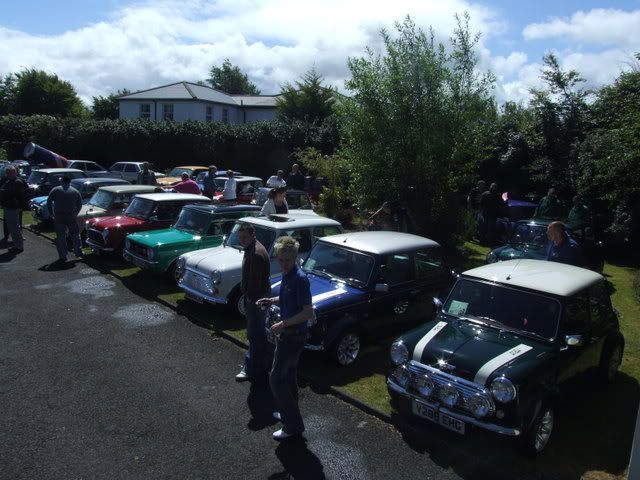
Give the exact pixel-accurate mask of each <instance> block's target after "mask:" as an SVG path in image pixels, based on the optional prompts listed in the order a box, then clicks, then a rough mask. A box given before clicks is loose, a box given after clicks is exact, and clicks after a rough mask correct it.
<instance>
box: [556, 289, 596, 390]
mask: <svg viewBox="0 0 640 480" xmlns="http://www.w3.org/2000/svg"><path fill="white" fill-rule="evenodd" d="M589 310H590V309H589V295H588V291H587V290H583V291H581V292H578V293H577V294H575V295H573V296H572V297H570V298H568V299H567V300H565V302H564V307H563V314H562V325H561V328H560V338H559V339H558V345H559V347H558V349H559V353H558V355H559V363H558V381H559V382H564V381H566V380H570V379H571V378H573V377H575V376H576V375H578V374H580V373H582V372H584V371H585V370H587V369H588V368H589V359H588V350H589V349H588V348H587V345H588V342H587V341H586V340H585V339H586V338H587V336H588V335H589V333H588V332H589V328H590V318H589V317H590V312H589ZM576 335H581V336H582V338H583V340H584V341H585V343H584V344H583V345H574V346H570V345H567V342H566V341H565V339H566V337H567V336H576Z"/></svg>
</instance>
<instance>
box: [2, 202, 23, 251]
mask: <svg viewBox="0 0 640 480" xmlns="http://www.w3.org/2000/svg"><path fill="white" fill-rule="evenodd" d="M4 221H5V225H6V227H5V228H6V229H5V231H4V236H5V238H6V237H7V234H9V235H11V238H13V247H14V248H19V249H20V250H22V249H23V248H24V238H23V236H22V209H19V208H5V209H4Z"/></svg>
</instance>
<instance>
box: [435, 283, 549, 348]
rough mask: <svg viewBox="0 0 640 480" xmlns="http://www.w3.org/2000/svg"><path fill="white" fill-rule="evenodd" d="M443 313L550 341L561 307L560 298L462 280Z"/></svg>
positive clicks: (454, 289)
mask: <svg viewBox="0 0 640 480" xmlns="http://www.w3.org/2000/svg"><path fill="white" fill-rule="evenodd" d="M443 310H444V312H445V313H446V314H449V315H453V316H455V317H459V318H462V319H467V320H471V321H474V320H477V321H479V322H481V323H486V324H487V325H489V326H490V327H496V328H504V329H506V330H515V331H518V332H522V333H525V334H527V333H528V334H531V335H533V336H536V337H540V338H542V339H546V340H550V341H551V340H553V339H554V338H555V337H556V334H557V331H558V323H559V320H560V310H561V306H560V302H559V301H558V300H557V299H555V298H552V297H548V296H545V295H541V294H537V293H533V292H527V291H524V290H518V289H514V288H508V287H504V286H501V285H497V284H493V283H485V282H481V281H474V280H468V279H460V280H458V281H457V282H456V284H455V285H454V287H453V289H452V290H451V293H450V294H449V297H448V298H447V301H446V302H445V304H444V307H443Z"/></svg>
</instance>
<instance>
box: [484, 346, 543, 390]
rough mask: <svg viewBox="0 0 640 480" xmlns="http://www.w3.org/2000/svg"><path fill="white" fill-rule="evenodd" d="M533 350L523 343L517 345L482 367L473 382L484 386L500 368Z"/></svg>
mask: <svg viewBox="0 0 640 480" xmlns="http://www.w3.org/2000/svg"><path fill="white" fill-rule="evenodd" d="M532 348H533V347H530V346H529V345H525V344H524V343H521V344H520V345H516V346H515V347H513V348H512V349H510V350H507V351H506V352H504V353H502V354H500V355H498V356H497V357H495V358H492V359H491V360H489V361H488V362H487V363H485V364H484V365H483V366H482V367H480V370H478V373H476V376H475V378H474V379H473V381H474V382H475V383H479V384H480V385H484V383H485V382H486V381H487V378H489V376H490V375H491V374H492V373H493V372H495V371H496V370H497V369H498V368H500V367H502V366H503V365H505V364H506V363H509V362H510V361H511V360H513V359H515V358H518V357H519V356H520V355H523V354H525V353H527V352H528V351H529V350H531V349H532Z"/></svg>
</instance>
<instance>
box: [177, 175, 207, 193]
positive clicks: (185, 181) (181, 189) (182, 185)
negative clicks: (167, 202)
mask: <svg viewBox="0 0 640 480" xmlns="http://www.w3.org/2000/svg"><path fill="white" fill-rule="evenodd" d="M180 178H182V181H180V182H177V183H174V184H173V185H171V188H173V189H174V190H175V191H176V192H178V193H191V194H193V195H202V192H201V191H200V187H198V184H197V183H196V182H195V180H192V179H191V178H189V174H188V173H183V174H182V175H181V176H180Z"/></svg>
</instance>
